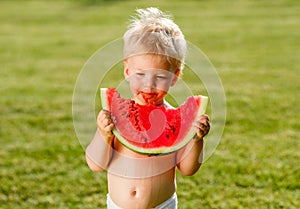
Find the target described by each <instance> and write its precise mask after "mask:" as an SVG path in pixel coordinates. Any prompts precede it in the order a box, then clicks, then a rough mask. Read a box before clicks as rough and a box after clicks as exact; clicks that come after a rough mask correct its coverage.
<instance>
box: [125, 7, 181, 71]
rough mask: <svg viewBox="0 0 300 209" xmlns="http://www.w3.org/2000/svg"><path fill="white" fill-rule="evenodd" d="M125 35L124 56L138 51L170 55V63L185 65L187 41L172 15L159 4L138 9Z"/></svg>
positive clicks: (126, 56) (135, 53)
mask: <svg viewBox="0 0 300 209" xmlns="http://www.w3.org/2000/svg"><path fill="white" fill-rule="evenodd" d="M136 13H137V14H136V16H135V17H133V18H132V20H131V23H130V24H129V28H128V30H127V31H126V32H125V34H124V36H123V39H124V58H125V59H126V58H128V57H130V56H134V55H138V54H157V55H164V56H166V57H167V60H168V62H169V64H171V66H172V67H174V68H176V69H180V70H182V69H183V66H184V58H185V54H186V41H185V39H184V35H183V33H182V32H181V30H180V28H179V27H178V25H176V24H175V23H174V22H173V20H172V18H171V16H170V15H168V14H166V13H163V12H162V11H160V10H159V9H157V8H153V7H150V8H147V9H137V10H136Z"/></svg>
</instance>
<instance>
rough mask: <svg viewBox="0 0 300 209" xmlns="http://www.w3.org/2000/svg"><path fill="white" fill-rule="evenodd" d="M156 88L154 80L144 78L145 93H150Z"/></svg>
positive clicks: (147, 77) (148, 77)
mask: <svg viewBox="0 0 300 209" xmlns="http://www.w3.org/2000/svg"><path fill="white" fill-rule="evenodd" d="M155 86H156V83H155V79H154V77H153V76H146V78H145V79H144V90H145V91H149V92H150V91H152V90H153V89H154V88H155Z"/></svg>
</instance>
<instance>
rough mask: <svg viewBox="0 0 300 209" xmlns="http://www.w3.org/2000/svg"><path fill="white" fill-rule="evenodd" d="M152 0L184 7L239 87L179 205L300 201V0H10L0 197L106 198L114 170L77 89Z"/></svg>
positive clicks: (16, 204)
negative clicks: (105, 168) (77, 103)
mask: <svg viewBox="0 0 300 209" xmlns="http://www.w3.org/2000/svg"><path fill="white" fill-rule="evenodd" d="M149 6H154V7H159V8H160V9H161V10H163V11H168V12H170V13H171V14H173V16H174V20H175V22H176V23H177V24H178V25H179V26H180V27H181V29H182V31H183V33H184V34H185V37H186V39H187V40H188V41H190V42H192V43H193V44H194V45H196V46H197V47H199V48H200V49H201V50H202V51H203V52H204V53H205V54H206V55H207V56H208V58H209V59H210V60H211V62H212V64H213V65H214V66H215V68H216V71H217V72H218V74H219V76H220V78H221V80H222V83H223V87H224V90H225V93H226V99H227V120H226V127H225V131H224V134H223V138H222V140H221V143H220V144H219V146H218V147H217V149H216V151H215V153H214V154H213V155H212V156H211V157H210V159H209V160H208V161H206V162H205V163H204V164H203V166H202V167H201V169H200V170H199V172H198V173H197V174H196V175H194V176H192V177H182V176H181V175H180V174H178V175H177V184H178V197H179V208H182V209H190V208H195V206H196V208H226V209H227V208H290V209H291V208H294V209H296V208H299V207H300V179H299V177H300V163H299V159H300V152H299V149H300V137H299V136H300V135H299V130H300V122H299V113H300V99H299V92H300V91H299V90H300V82H299V80H300V70H299V64H300V53H299V47H300V29H299V28H300V27H299V23H300V2H299V1H297V0H273V1H268V0H261V1H258V0H257V1H254V0H251V1H250V0H236V1H229V2H228V1H224V0H211V1H205V0H199V1H191V0H187V1H180V0H173V1H167V0H161V1H158V0H157V1H129V0H125V1H121V0H119V1H117V0H115V1H113V0H110V1H109V0H78V1H76V0H62V1H58V0H57V1H46V0H35V1H34V0H24V1H21V0H11V1H8V0H7V1H5V0H2V1H0V60H1V69H0V93H1V96H0V105H1V106H0V107H1V111H0V140H1V141H0V142H1V149H0V168H1V170H0V177H1V186H0V188H1V190H0V208H53V209H54V208H105V201H106V193H107V186H106V183H107V182H106V173H105V172H103V173H92V172H91V171H90V170H89V169H88V167H87V165H86V163H85V156H84V149H83V148H82V146H81V145H80V143H79V141H78V140H77V137H76V135H75V131H74V127H73V121H72V95H73V89H74V86H75V83H76V79H77V76H78V74H79V72H80V70H81V69H82V67H83V65H84V63H85V62H86V61H87V60H88V58H89V57H90V56H91V55H92V54H93V53H94V52H95V51H97V50H98V49H99V48H101V47H103V46H104V45H105V44H107V43H108V42H110V41H113V40H115V39H117V38H120V37H121V36H122V35H123V33H124V32H125V30H126V27H127V23H128V18H129V17H130V16H131V15H133V14H134V10H135V9H136V8H145V7H149ZM184 79H186V80H189V79H190V80H191V82H193V79H192V77H191V78H189V77H188V75H187V76H186V77H185V78H184ZM194 85H196V84H194Z"/></svg>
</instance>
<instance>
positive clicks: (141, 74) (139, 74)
mask: <svg viewBox="0 0 300 209" xmlns="http://www.w3.org/2000/svg"><path fill="white" fill-rule="evenodd" d="M136 75H138V76H143V75H145V73H136Z"/></svg>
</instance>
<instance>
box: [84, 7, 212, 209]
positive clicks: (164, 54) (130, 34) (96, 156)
mask: <svg viewBox="0 0 300 209" xmlns="http://www.w3.org/2000/svg"><path fill="white" fill-rule="evenodd" d="M137 13H138V18H136V19H134V20H133V22H132V23H131V25H130V28H129V29H128V31H127V32H126V33H125V34H124V76H125V79H126V80H127V81H128V82H129V86H130V90H131V92H132V94H133V99H134V100H135V102H137V103H139V104H141V105H144V104H148V103H152V104H155V105H158V106H160V105H165V106H167V107H170V105H169V104H167V103H166V102H165V101H164V97H165V95H166V94H167V92H168V90H169V88H170V87H171V86H173V85H174V84H175V83H176V81H177V78H178V76H179V75H180V72H181V70H182V68H183V65H184V57H185V52H186V42H185V39H184V36H183V34H182V32H181V31H180V29H179V28H178V26H177V25H176V24H175V23H174V22H173V21H172V20H171V19H170V18H169V16H167V15H166V14H164V13H162V12H161V11H160V10H158V9H156V8H148V9H145V10H142V9H138V10H137ZM170 108H172V107H170ZM194 124H195V125H194V126H195V130H196V134H195V137H194V138H193V139H192V140H191V142H190V143H189V144H188V145H187V146H186V147H184V148H183V149H181V150H179V151H177V152H175V153H172V154H169V155H165V156H145V155H141V154H138V153H135V152H133V151H131V150H129V149H127V148H126V147H124V146H123V145H122V144H121V143H120V142H119V141H118V140H117V139H116V137H115V136H114V135H113V133H112V129H113V128H114V124H113V120H112V119H111V115H110V112H109V111H107V110H101V111H100V112H99V114H98V117H97V126H98V130H97V132H96V134H95V137H94V138H93V140H92V141H91V143H90V144H89V146H88V147H87V150H86V161H87V164H88V165H89V167H90V168H91V170H93V171H103V170H104V169H107V170H108V172H107V178H108V190H109V193H108V195H107V206H108V208H109V209H114V208H119V209H120V208H121V209H122V208H123V209H150V208H156V209H158V208H177V197H176V182H175V168H176V167H177V168H178V170H179V171H180V172H181V173H182V174H183V175H187V176H188V175H193V174H194V173H195V172H197V170H198V169H199V167H200V165H201V157H202V149H203V137H204V136H205V135H206V134H207V133H208V132H209V129H210V122H209V118H208V116H206V115H202V116H200V118H199V120H198V121H196V122H195V123H194ZM149 168H150V169H149Z"/></svg>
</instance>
